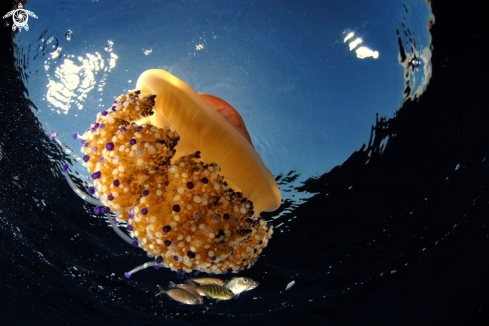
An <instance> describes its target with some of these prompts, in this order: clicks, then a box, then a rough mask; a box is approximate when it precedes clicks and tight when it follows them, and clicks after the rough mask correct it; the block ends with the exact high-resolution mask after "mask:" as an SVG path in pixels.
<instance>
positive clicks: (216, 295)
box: [197, 284, 234, 302]
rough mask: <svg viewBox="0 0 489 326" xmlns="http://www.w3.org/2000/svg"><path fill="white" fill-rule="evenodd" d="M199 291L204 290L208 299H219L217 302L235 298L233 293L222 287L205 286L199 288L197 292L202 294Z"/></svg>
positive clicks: (215, 285) (214, 285)
mask: <svg viewBox="0 0 489 326" xmlns="http://www.w3.org/2000/svg"><path fill="white" fill-rule="evenodd" d="M199 290H202V291H203V292H204V293H205V296H206V297H208V298H212V299H217V300H216V301H217V302H219V301H221V300H229V299H232V298H234V293H233V291H231V290H230V289H228V288H227V287H224V286H222V285H217V284H205V285H201V286H199V287H197V291H198V292H199V293H200V291H199Z"/></svg>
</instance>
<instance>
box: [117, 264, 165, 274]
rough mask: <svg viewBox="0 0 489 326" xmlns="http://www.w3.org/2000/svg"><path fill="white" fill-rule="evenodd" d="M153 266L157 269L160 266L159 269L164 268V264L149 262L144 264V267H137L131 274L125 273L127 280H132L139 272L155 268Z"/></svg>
mask: <svg viewBox="0 0 489 326" xmlns="http://www.w3.org/2000/svg"><path fill="white" fill-rule="evenodd" d="M153 266H154V267H155V268H157V267H156V266H158V268H159V267H162V266H163V264H160V263H158V262H156V261H150V262H147V263H144V264H142V265H139V266H137V267H136V268H134V269H132V270H130V271H129V272H126V273H124V275H125V276H126V277H127V278H130V277H131V276H132V275H133V274H134V273H136V272H139V271H140V270H143V269H146V268H148V267H153Z"/></svg>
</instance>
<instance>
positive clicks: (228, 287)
mask: <svg viewBox="0 0 489 326" xmlns="http://www.w3.org/2000/svg"><path fill="white" fill-rule="evenodd" d="M259 284H260V283H258V282H256V281H254V280H252V279H251V278H249V277H233V278H232V279H230V280H227V281H223V280H221V279H218V278H210V277H206V278H193V279H187V281H186V282H185V283H184V284H175V283H173V282H170V284H169V289H168V290H164V289H162V288H161V287H160V286H159V285H158V288H159V290H160V292H158V293H157V294H156V296H158V295H160V294H167V295H168V296H169V297H170V298H172V299H173V300H175V301H178V302H181V303H183V304H189V305H196V304H203V303H204V299H203V298H202V297H206V298H208V299H216V302H219V301H221V300H230V299H233V298H237V297H239V295H240V294H241V293H243V292H246V291H250V290H253V289H254V288H256V287H257V286H258V285H259Z"/></svg>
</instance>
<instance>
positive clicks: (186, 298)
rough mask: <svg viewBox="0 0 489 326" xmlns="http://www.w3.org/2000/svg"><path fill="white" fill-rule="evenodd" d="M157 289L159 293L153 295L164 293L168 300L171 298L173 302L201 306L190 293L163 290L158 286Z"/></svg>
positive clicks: (177, 289)
mask: <svg viewBox="0 0 489 326" xmlns="http://www.w3.org/2000/svg"><path fill="white" fill-rule="evenodd" d="M158 288H159V289H160V292H159V293H158V294H156V295H155V297H156V296H159V295H160V294H162V293H166V294H167V295H168V296H169V297H170V298H172V299H173V300H175V301H178V302H181V303H184V304H192V305H193V304H201V303H199V301H198V299H197V297H196V296H195V295H193V294H192V293H190V292H188V291H185V290H184V289H179V288H176V289H170V290H166V291H165V290H163V289H162V288H161V286H159V285H158Z"/></svg>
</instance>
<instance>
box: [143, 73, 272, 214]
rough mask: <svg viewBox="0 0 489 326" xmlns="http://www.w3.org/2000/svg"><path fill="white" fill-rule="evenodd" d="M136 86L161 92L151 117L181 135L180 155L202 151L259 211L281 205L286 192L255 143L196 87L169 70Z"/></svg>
mask: <svg viewBox="0 0 489 326" xmlns="http://www.w3.org/2000/svg"><path fill="white" fill-rule="evenodd" d="M136 89H138V90H141V93H149V94H155V95H156V99H155V102H156V104H155V114H154V118H153V119H151V118H150V121H151V122H153V123H154V125H156V126H157V127H160V128H162V127H164V126H167V127H169V128H170V130H176V131H177V132H178V134H179V135H180V141H179V144H178V145H177V146H176V150H177V152H176V154H175V156H174V157H176V158H178V157H181V156H182V155H185V154H188V153H193V152H196V151H200V152H201V156H202V160H203V161H205V162H215V163H217V164H218V165H219V167H220V168H221V171H222V175H223V176H224V177H225V179H226V181H228V183H229V181H231V182H232V183H234V184H236V185H237V186H238V187H239V189H236V190H241V191H242V192H243V194H244V195H245V196H246V198H248V199H249V200H250V201H252V202H253V206H254V208H255V214H259V213H260V212H270V211H275V210H276V209H278V207H279V206H280V202H281V195H280V190H279V189H278V186H277V183H276V182H275V179H274V177H273V175H272V173H271V172H270V170H268V168H267V167H266V166H265V164H264V163H263V161H262V159H261V158H260V156H259V155H258V153H257V152H256V151H255V149H254V148H253V146H252V145H251V143H250V142H248V141H247V140H246V138H245V137H244V136H243V135H242V134H241V133H240V132H239V131H237V130H236V129H235V128H234V127H233V126H232V125H231V124H230V123H228V122H227V121H226V119H225V118H224V117H223V116H222V115H221V114H219V113H218V112H217V111H216V110H215V109H213V108H212V107H211V106H210V105H209V104H208V103H207V102H206V101H205V100H204V99H203V98H202V97H201V96H199V94H197V92H195V91H194V90H193V89H192V88H191V87H190V86H188V85H187V84H186V83H184V82H183V81H181V80H180V79H178V78H177V77H175V76H173V75H172V74H170V73H168V72H166V71H164V70H161V69H151V70H147V71H145V72H144V73H142V74H141V76H139V79H138V81H137V85H136Z"/></svg>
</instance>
